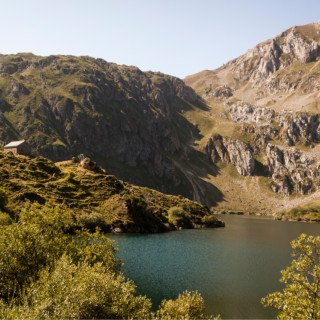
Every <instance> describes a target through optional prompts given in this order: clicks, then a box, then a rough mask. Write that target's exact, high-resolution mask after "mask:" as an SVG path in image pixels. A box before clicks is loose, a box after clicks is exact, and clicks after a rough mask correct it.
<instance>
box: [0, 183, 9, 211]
mask: <svg viewBox="0 0 320 320" xmlns="http://www.w3.org/2000/svg"><path fill="white" fill-rule="evenodd" d="M8 201H9V195H8V193H7V191H6V190H4V189H3V188H0V208H2V209H4V207H5V206H6V205H7V204H8Z"/></svg>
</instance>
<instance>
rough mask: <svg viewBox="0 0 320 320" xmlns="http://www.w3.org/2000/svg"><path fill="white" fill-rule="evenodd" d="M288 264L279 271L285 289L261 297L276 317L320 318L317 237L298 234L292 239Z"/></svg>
mask: <svg viewBox="0 0 320 320" xmlns="http://www.w3.org/2000/svg"><path fill="white" fill-rule="evenodd" d="M291 246H292V248H293V254H292V256H293V257H295V258H294V259H293V260H292V262H291V265H290V266H289V267H287V268H286V269H285V270H282V271H281V274H282V278H281V279H280V281H281V282H283V283H284V284H285V288H284V289H283V290H282V291H281V292H279V291H278V292H274V293H271V294H269V295H267V296H266V297H265V298H263V299H262V300H261V303H262V304H264V306H265V307H273V308H275V309H277V310H278V311H279V313H278V319H320V286H319V284H320V236H317V237H313V236H307V235H306V234H301V235H300V236H299V237H298V238H297V239H296V240H294V241H292V242H291Z"/></svg>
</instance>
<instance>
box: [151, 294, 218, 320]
mask: <svg viewBox="0 0 320 320" xmlns="http://www.w3.org/2000/svg"><path fill="white" fill-rule="evenodd" d="M203 311H204V300H203V298H202V297H201V295H200V294H199V293H198V292H188V291H185V292H184V293H183V294H179V296H178V298H177V299H176V300H163V301H162V302H161V305H160V308H159V310H158V311H157V318H158V319H208V318H210V319H213V318H212V316H210V317H208V316H205V315H204V314H203ZM214 319H220V316H218V317H216V318H214Z"/></svg>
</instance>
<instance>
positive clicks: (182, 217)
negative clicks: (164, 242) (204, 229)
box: [168, 207, 193, 228]
mask: <svg viewBox="0 0 320 320" xmlns="http://www.w3.org/2000/svg"><path fill="white" fill-rule="evenodd" d="M168 221H169V223H172V224H173V225H175V226H177V227H182V228H192V227H193V224H192V222H191V220H190V217H189V216H188V215H187V214H186V212H185V211H184V210H183V209H182V208H181V207H171V208H170V209H169V210H168Z"/></svg>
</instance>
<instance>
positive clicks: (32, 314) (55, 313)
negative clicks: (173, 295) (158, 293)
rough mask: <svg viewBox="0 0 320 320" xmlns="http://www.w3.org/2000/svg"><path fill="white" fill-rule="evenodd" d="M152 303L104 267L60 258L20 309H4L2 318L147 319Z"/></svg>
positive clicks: (45, 273) (28, 293) (43, 273)
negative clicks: (136, 293)
mask: <svg viewBox="0 0 320 320" xmlns="http://www.w3.org/2000/svg"><path fill="white" fill-rule="evenodd" d="M150 309H151V302H150V300H149V299H147V298H146V297H143V296H137V295H135V286H134V285H133V284H132V282H130V281H126V280H125V279H124V277H123V275H121V274H115V273H112V272H110V271H109V272H107V271H106V269H105V267H104V265H103V263H101V262H99V263H96V264H94V265H91V264H90V263H89V262H88V261H86V260H85V261H81V262H79V263H78V264H75V263H73V262H72V259H71V258H70V257H69V256H67V255H63V256H62V257H61V258H60V259H59V260H57V261H56V263H55V265H54V267H53V269H52V270H51V269H50V268H46V269H45V270H43V271H42V272H41V273H40V276H39V279H38V280H37V281H35V282H34V283H32V284H31V286H30V287H29V288H28V290H27V292H26V294H25V295H24V296H23V297H22V305H20V306H14V307H13V308H12V309H7V310H6V313H5V318H17V319H19V318H29V319H89V318H96V319H116V318H122V319H128V318H134V319H149V318H150V317H151V312H150Z"/></svg>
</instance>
